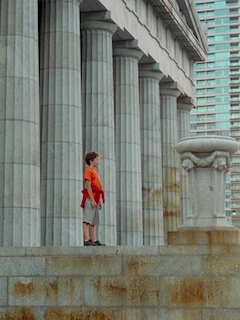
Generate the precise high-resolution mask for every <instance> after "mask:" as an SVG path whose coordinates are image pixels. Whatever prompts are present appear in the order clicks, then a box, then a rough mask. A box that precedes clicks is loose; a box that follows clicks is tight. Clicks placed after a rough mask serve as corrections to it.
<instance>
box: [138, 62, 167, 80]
mask: <svg viewBox="0 0 240 320" xmlns="http://www.w3.org/2000/svg"><path fill="white" fill-rule="evenodd" d="M139 77H140V78H153V79H156V80H158V81H160V80H161V79H162V78H163V77H164V74H163V73H162V72H161V71H160V70H159V64H158V63H143V64H140V65H139Z"/></svg>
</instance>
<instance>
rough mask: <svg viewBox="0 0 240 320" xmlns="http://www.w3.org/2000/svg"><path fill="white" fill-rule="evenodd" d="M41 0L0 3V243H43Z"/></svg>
mask: <svg viewBox="0 0 240 320" xmlns="http://www.w3.org/2000/svg"><path fill="white" fill-rule="evenodd" d="M37 21H38V1H37V0H32V1H27V0H22V1H17V0H2V1H0V48H1V55H0V97H1V107H0V109H1V111H0V246H18V247H21V246H39V245H40V155H39V152H40V145H39V78H38V22H37Z"/></svg>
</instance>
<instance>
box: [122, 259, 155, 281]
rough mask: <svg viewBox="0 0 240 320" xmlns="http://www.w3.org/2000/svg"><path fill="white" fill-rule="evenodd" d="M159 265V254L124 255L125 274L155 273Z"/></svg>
mask: <svg viewBox="0 0 240 320" xmlns="http://www.w3.org/2000/svg"><path fill="white" fill-rule="evenodd" d="M157 266H158V256H156V255H155V256H153V255H149V256H147V255H145V256H135V255H133V256H126V257H125V256H123V274H124V275H126V276H129V275H132V276H134V275H135V276H136V275H149V274H155V273H156V268H157Z"/></svg>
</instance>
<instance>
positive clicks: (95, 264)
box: [46, 255, 122, 276]
mask: <svg viewBox="0 0 240 320" xmlns="http://www.w3.org/2000/svg"><path fill="white" fill-rule="evenodd" d="M121 271H122V257H120V256H103V255H91V256H84V255H83V256H75V257H71V256H69V257H49V258H48V259H47V268H46V273H47V274H48V275H63V276H64V275H75V276H78V275H85V276H88V275H91V276H93V275H96V274H98V275H100V276H106V275H116V274H119V273H121Z"/></svg>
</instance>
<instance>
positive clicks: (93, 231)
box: [89, 225, 97, 242]
mask: <svg viewBox="0 0 240 320" xmlns="http://www.w3.org/2000/svg"><path fill="white" fill-rule="evenodd" d="M89 232H90V239H91V241H92V242H94V241H96V240H97V237H96V226H95V225H89Z"/></svg>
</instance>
